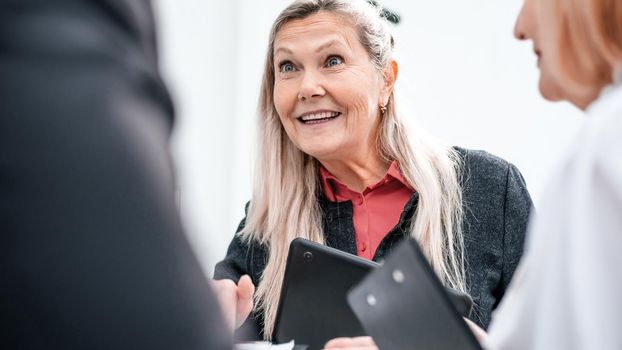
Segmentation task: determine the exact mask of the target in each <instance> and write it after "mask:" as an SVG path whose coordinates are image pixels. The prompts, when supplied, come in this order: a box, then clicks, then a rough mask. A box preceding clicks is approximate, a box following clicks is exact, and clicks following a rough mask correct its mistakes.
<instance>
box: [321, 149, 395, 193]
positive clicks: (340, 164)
mask: <svg viewBox="0 0 622 350" xmlns="http://www.w3.org/2000/svg"><path fill="white" fill-rule="evenodd" d="M320 163H322V165H323V166H324V167H325V168H326V170H328V171H329V172H330V173H331V174H333V175H334V176H335V177H336V178H337V179H339V181H341V182H342V183H343V184H344V185H346V186H348V188H350V189H351V190H353V191H356V192H363V191H364V190H365V188H366V187H367V186H370V185H372V184H374V183H376V182H378V181H379V180H380V179H382V178H383V177H384V176H385V174H386V173H387V171H388V170H389V166H390V163H387V162H385V161H384V160H382V159H381V158H380V157H379V156H369V157H367V158H365V159H358V160H353V159H349V160H334V159H331V160H320Z"/></svg>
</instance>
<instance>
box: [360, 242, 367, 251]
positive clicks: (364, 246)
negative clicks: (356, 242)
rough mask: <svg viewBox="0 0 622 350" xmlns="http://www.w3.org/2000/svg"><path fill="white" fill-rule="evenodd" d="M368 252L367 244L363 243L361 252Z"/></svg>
mask: <svg viewBox="0 0 622 350" xmlns="http://www.w3.org/2000/svg"><path fill="white" fill-rule="evenodd" d="M366 250H367V244H365V243H363V244H361V251H362V252H364V251H366Z"/></svg>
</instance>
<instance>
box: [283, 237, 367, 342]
mask: <svg viewBox="0 0 622 350" xmlns="http://www.w3.org/2000/svg"><path fill="white" fill-rule="evenodd" d="M377 266H378V264H377V263H375V262H373V261H369V260H365V259H362V258H359V257H357V256H355V255H352V254H348V253H344V252H342V251H340V250H337V249H333V248H330V247H326V246H324V245H321V244H319V243H315V242H311V241H308V240H305V239H302V238H297V239H295V240H293V241H292V243H291V244H290V246H289V255H288V257H287V266H286V267H285V275H284V278H283V287H282V289H281V298H280V299H279V306H278V309H277V315H276V323H275V325H274V333H273V339H274V340H275V341H276V342H277V343H285V342H288V341H290V340H292V339H293V340H294V341H295V342H296V344H306V345H308V346H309V350H317V349H321V348H322V347H323V346H324V344H326V342H327V341H329V340H330V339H333V338H337V337H354V336H361V335H365V331H363V327H362V326H361V324H360V323H359V321H358V319H357V318H356V316H355V315H354V313H353V312H352V310H351V309H350V306H349V305H348V302H347V300H346V296H347V294H348V291H349V290H350V288H352V287H353V286H355V285H356V284H357V283H359V282H360V281H361V280H362V279H363V277H365V276H366V275H367V273H368V272H369V271H371V270H372V269H374V268H376V267H377Z"/></svg>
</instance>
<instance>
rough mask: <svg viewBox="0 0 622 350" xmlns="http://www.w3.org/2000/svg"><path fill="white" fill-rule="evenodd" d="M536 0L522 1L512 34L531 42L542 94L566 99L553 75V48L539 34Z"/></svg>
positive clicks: (550, 98)
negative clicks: (538, 71)
mask: <svg viewBox="0 0 622 350" xmlns="http://www.w3.org/2000/svg"><path fill="white" fill-rule="evenodd" d="M537 1H538V0H525V1H524V2H523V7H522V9H521V11H520V13H519V14H518V18H517V19H516V25H515V27H514V36H515V37H516V38H517V39H518V40H531V41H532V42H533V51H534V53H535V54H536V56H537V58H538V62H537V64H538V68H539V69H540V81H539V89H540V93H541V94H542V96H543V97H544V98H546V99H547V100H551V101H559V100H562V99H567V98H566V97H565V96H564V91H563V90H562V88H561V86H560V85H559V83H558V81H557V79H556V77H555V75H554V70H553V67H554V66H553V64H554V62H553V61H554V60H553V58H552V52H553V50H554V49H555V48H553V47H550V46H551V45H547V43H548V42H549V41H548V40H543V39H542V37H541V35H540V34H539V23H538V13H537V11H538V10H537V6H538V4H537ZM545 1H548V0H545Z"/></svg>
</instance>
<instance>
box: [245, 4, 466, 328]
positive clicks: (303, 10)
mask: <svg viewBox="0 0 622 350" xmlns="http://www.w3.org/2000/svg"><path fill="white" fill-rule="evenodd" d="M320 11H325V12H329V13H334V14H338V15H340V16H343V18H344V19H346V20H347V21H348V22H350V23H351V24H352V25H353V26H354V27H355V28H356V29H357V31H358V34H359V39H360V41H361V43H362V44H363V46H364V47H365V49H366V50H367V51H368V54H369V57H370V59H371V61H372V63H373V65H374V67H375V68H376V69H377V73H378V75H379V76H381V77H382V76H383V75H384V74H385V73H384V72H385V71H386V70H387V69H396V68H397V66H396V64H395V63H394V61H393V57H392V53H393V46H394V42H393V38H392V36H391V34H390V33H389V30H388V28H387V23H386V20H384V19H383V18H381V16H380V13H379V12H378V11H377V10H375V9H374V8H372V7H371V6H369V5H368V4H366V3H365V1H362V0H361V1H347V0H346V1H344V0H306V1H297V2H294V3H293V4H292V5H290V6H289V7H288V8H286V9H285V10H284V11H283V12H282V13H281V14H280V15H279V16H278V18H277V19H276V21H275V23H274V25H273V27H272V30H271V33H270V37H269V45H268V50H267V57H266V62H265V67H264V73H263V80H262V84H261V94H260V99H259V111H258V112H259V116H260V118H259V124H258V140H259V148H258V157H257V167H256V170H255V178H254V185H253V193H252V200H251V202H250V206H249V208H248V214H247V218H246V223H245V224H246V226H245V227H244V229H243V230H242V232H241V233H242V235H243V237H244V238H246V239H248V240H251V239H254V240H257V241H259V242H261V243H262V244H265V245H267V246H268V247H269V248H268V249H269V252H270V253H269V260H268V262H267V265H266V268H265V271H264V273H263V275H262V278H261V283H260V284H259V285H258V288H257V291H256V294H255V300H256V303H257V305H258V308H259V309H260V310H263V312H264V315H265V324H264V334H265V335H267V336H268V337H269V335H271V334H272V330H273V325H274V322H275V317H276V309H277V305H278V300H279V295H280V291H281V284H282V276H283V273H284V270H285V263H286V258H287V253H288V248H289V243H290V242H291V241H292V240H293V239H295V238H297V237H302V238H306V239H309V240H312V241H315V242H320V243H324V235H323V232H322V222H321V212H320V208H319V205H318V196H319V193H320V191H321V184H320V179H319V178H318V171H319V167H320V164H319V162H318V160H316V159H315V158H314V157H312V156H310V155H308V154H305V153H304V152H303V151H301V150H300V149H299V148H298V147H297V146H296V145H295V144H294V143H293V142H292V141H291V140H290V138H289V137H288V135H287V134H286V131H285V129H284V128H283V125H282V122H281V120H280V118H279V115H278V113H277V111H276V109H275V105H274V84H275V68H274V44H275V38H276V37H277V34H278V33H279V31H280V30H281V28H283V26H284V25H286V24H287V23H289V22H290V21H292V20H295V19H302V18H306V17H308V16H309V15H312V14H315V13H318V12H320ZM392 66H393V67H392ZM384 108H386V111H385V112H384V113H382V112H381V106H378V115H379V116H381V117H380V118H379V125H378V127H379V129H378V133H377V138H376V145H375V146H376V150H375V151H377V156H378V157H380V158H381V159H382V160H384V161H387V162H390V161H392V160H397V162H398V164H399V166H400V170H401V171H402V173H403V175H404V178H405V179H406V180H407V181H408V182H409V184H410V185H411V186H412V187H413V188H416V189H417V191H418V193H419V205H418V208H417V210H416V212H415V220H414V222H413V224H412V227H411V228H410V236H411V237H412V238H415V239H416V240H417V241H418V242H419V243H420V245H421V247H422V249H423V250H424V252H425V254H426V256H427V257H428V259H429V261H430V263H431V265H432V267H433V268H434V270H435V272H436V273H437V275H438V276H439V278H441V280H442V281H443V282H444V283H445V284H446V285H447V286H450V287H453V288H455V289H458V290H463V291H464V290H465V266H464V255H463V237H462V228H461V220H462V216H463V212H462V200H461V189H460V185H459V179H458V173H459V166H460V161H459V158H458V156H457V155H456V154H455V152H454V150H453V149H452V148H451V147H450V146H448V145H445V144H442V143H440V142H438V141H436V140H434V139H432V138H431V137H429V136H427V135H425V134H424V133H423V132H422V131H421V130H419V129H411V128H409V127H408V126H407V123H406V120H405V118H404V117H403V116H402V115H401V114H400V110H399V107H398V104H397V103H396V97H395V93H394V92H393V91H391V93H390V96H389V98H388V103H387V104H386V106H384Z"/></svg>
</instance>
